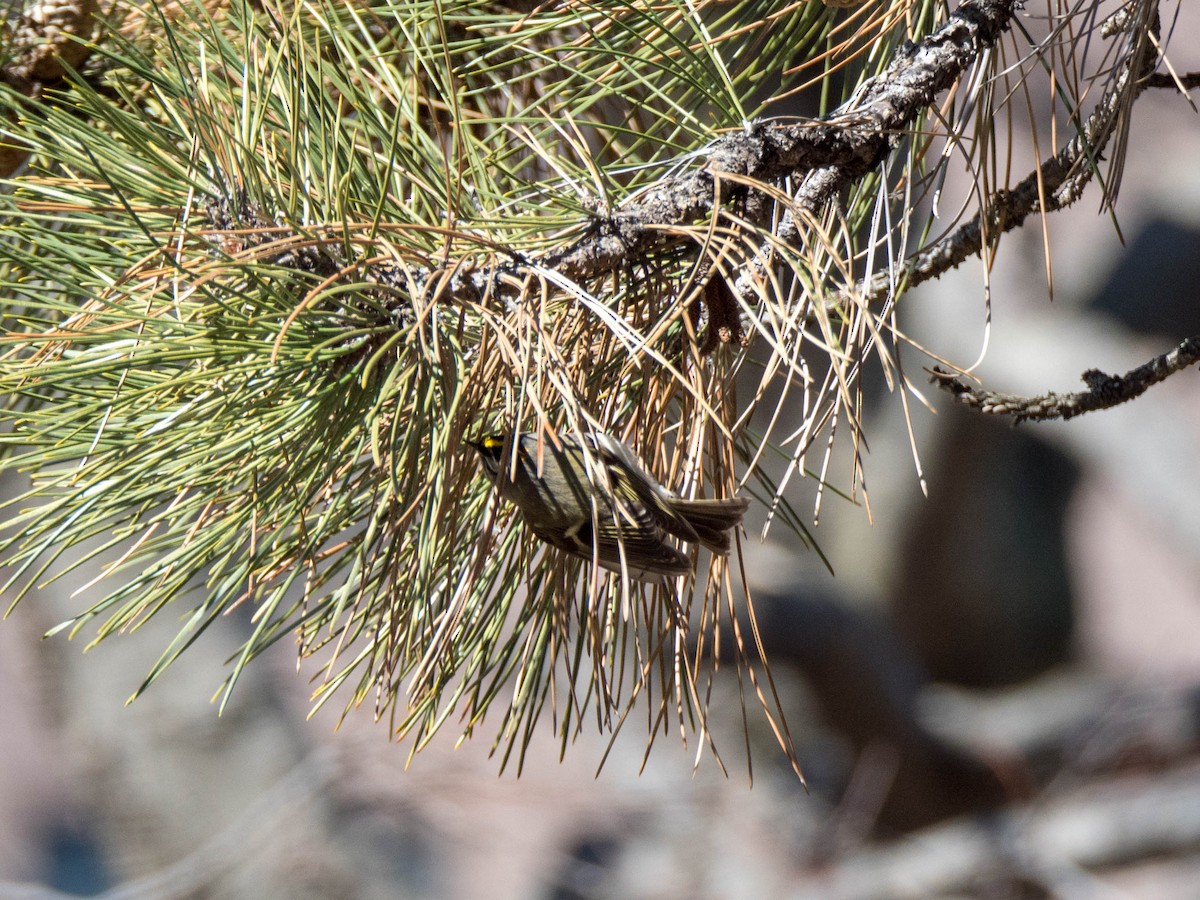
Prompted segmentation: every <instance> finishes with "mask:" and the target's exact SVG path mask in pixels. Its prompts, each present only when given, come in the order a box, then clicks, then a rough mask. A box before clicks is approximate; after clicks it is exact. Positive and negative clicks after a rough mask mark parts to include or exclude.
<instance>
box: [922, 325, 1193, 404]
mask: <svg viewBox="0 0 1200 900" xmlns="http://www.w3.org/2000/svg"><path fill="white" fill-rule="evenodd" d="M1197 362H1200V337H1190V338H1188V339H1187V340H1185V341H1184V342H1183V343H1181V344H1180V345H1179V346H1178V347H1176V348H1175V349H1174V350H1172V351H1171V352H1170V353H1164V354H1162V355H1161V356H1156V357H1155V358H1154V359H1152V360H1150V361H1149V362H1147V363H1145V364H1144V365H1140V366H1138V367H1137V368H1136V369H1131V370H1130V371H1129V372H1126V373H1125V374H1124V375H1107V374H1105V373H1104V372H1101V371H1100V370H1099V369H1089V370H1088V371H1086V372H1084V373H1083V376H1082V377H1083V380H1084V382H1085V383H1086V384H1087V386H1088V388H1087V390H1086V391H1079V392H1078V393H1074V394H1055V393H1049V394H1043V395H1042V396H1040V397H1022V396H1019V395H1017V394H1002V393H1000V392H998V391H983V390H978V389H976V388H974V387H972V386H971V385H969V384H966V383H965V382H964V381H963V380H962V379H961V378H958V377H956V376H955V375H954V374H952V373H950V372H946V371H944V370H943V369H940V368H938V367H936V366H935V367H934V368H933V370H932V374H933V379H932V380H933V381H934V383H935V384H937V385H938V387H940V388H942V389H943V390H945V391H948V392H950V393H951V394H953V395H954V397H955V398H956V399H957V400H958V401H959V402H960V403H965V404H966V405H967V406H970V407H971V408H973V409H977V410H979V411H980V412H982V413H987V414H988V415H996V416H1012V417H1013V422H1014V423H1016V424H1020V423H1021V422H1025V421H1028V420H1037V421H1042V420H1046V419H1072V418H1074V417H1075V416H1079V415H1082V414H1083V413H1086V412H1093V411H1094V410H1097V409H1108V408H1110V407H1113V406H1117V405H1118V404H1121V403H1124V402H1125V401H1127V400H1132V399H1134V398H1135V397H1139V396H1141V395H1142V394H1143V393H1145V392H1146V390H1147V389H1149V388H1150V387H1151V386H1152V385H1155V384H1158V383H1159V382H1160V381H1165V380H1166V379H1167V378H1169V377H1170V376H1171V375H1174V374H1175V373H1176V372H1179V371H1181V370H1183V369H1186V368H1188V367H1189V366H1193V365H1195V364H1196V363H1197Z"/></svg>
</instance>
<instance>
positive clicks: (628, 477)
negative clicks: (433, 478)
mask: <svg viewBox="0 0 1200 900" xmlns="http://www.w3.org/2000/svg"><path fill="white" fill-rule="evenodd" d="M512 440H513V435H511V434H509V435H490V436H488V437H485V438H484V439H483V440H482V441H478V442H476V441H468V443H469V444H470V446H472V447H474V448H475V450H476V451H477V452H478V453H479V459H480V462H481V463H482V464H483V471H484V473H485V474H486V475H487V477H488V478H489V479H490V480H491V481H492V483H493V484H495V485H496V490H497V492H498V493H499V494H500V496H501V497H503V498H504V499H506V500H508V501H510V502H511V503H513V504H515V505H516V507H517V509H518V510H520V512H521V517H522V518H523V519H524V520H525V524H526V525H527V526H529V530H530V531H532V532H533V533H534V534H535V535H536V536H537V537H538V538H539V539H541V540H542V541H544V542H545V543H547V544H549V545H550V546H552V547H557V548H558V549H559V550H563V551H566V552H567V553H571V554H574V555H575V556H581V557H583V558H584V559H588V560H591V559H595V561H596V563H597V564H598V565H600V566H602V567H603V568H605V569H609V570H611V571H614V572H622V571H623V572H626V573H628V575H629V577H631V578H635V579H638V580H640V581H651V580H653V579H654V578H656V577H657V576H660V575H667V576H674V575H685V574H687V573H688V572H690V571H691V570H692V563H691V561H690V560H689V559H688V558H687V557H686V556H685V555H684V554H683V553H681V552H680V551H679V549H678V548H677V547H676V546H675V545H674V544H673V543H671V541H670V540H669V539H668V535H674V536H675V537H677V538H680V539H681V540H684V541H689V542H692V543H700V544H703V545H704V546H705V547H707V548H708V549H709V550H711V551H712V552H713V553H716V554H719V555H721V556H724V555H725V554H727V553H728V552H729V530H730V529H731V528H734V527H736V526H737V525H739V524H740V523H741V521H742V516H743V515H745V512H746V509H747V508H748V507H749V505H750V503H749V501H747V500H745V499H738V498H735V499H730V500H686V499H684V498H683V497H680V496H678V495H677V494H675V493H674V492H672V491H670V490H668V489H667V488H665V487H663V486H662V485H661V484H659V483H658V482H657V481H655V480H654V477H653V476H651V475H650V474H649V473H648V472H647V471H646V470H645V468H644V467H643V466H642V463H641V461H640V460H639V459H638V458H637V456H636V455H635V454H634V452H633V451H632V450H630V449H629V448H628V447H627V446H626V445H625V444H623V443H621V442H620V441H619V440H617V439H616V438H614V437H611V436H610V435H606V434H600V435H596V436H595V437H589V438H587V439H586V440H587V447H588V451H589V456H590V459H591V461H592V466H591V471H592V473H593V474H592V477H591V478H589V477H588V472H589V467H588V464H587V461H586V457H585V455H584V453H583V449H582V447H581V446H580V443H579V441H578V439H576V438H572V437H560V439H559V440H560V442H561V444H562V446H561V448H560V447H556V446H554V444H553V443H552V442H551V441H550V440H548V439H547V440H545V441H543V442H542V450H541V454H540V466H539V452H538V438H537V436H536V435H533V434H529V433H522V434H517V435H516V461H515V464H514V462H513V445H512Z"/></svg>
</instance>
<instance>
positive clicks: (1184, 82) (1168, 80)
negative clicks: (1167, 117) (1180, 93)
mask: <svg viewBox="0 0 1200 900" xmlns="http://www.w3.org/2000/svg"><path fill="white" fill-rule="evenodd" d="M1139 87H1142V88H1172V89H1175V88H1183V89H1184V90H1185V91H1194V90H1195V89H1196V88H1200V72H1188V73H1187V74H1185V75H1180V76H1178V77H1175V76H1173V75H1171V73H1170V72H1155V73H1154V74H1152V75H1147V76H1146V78H1145V79H1143V80H1142V82H1141V83H1140V85H1139Z"/></svg>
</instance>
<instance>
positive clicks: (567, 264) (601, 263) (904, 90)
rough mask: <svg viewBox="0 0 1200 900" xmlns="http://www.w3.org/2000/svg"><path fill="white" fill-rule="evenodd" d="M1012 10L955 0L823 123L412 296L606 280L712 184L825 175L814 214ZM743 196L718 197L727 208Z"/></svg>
mask: <svg viewBox="0 0 1200 900" xmlns="http://www.w3.org/2000/svg"><path fill="white" fill-rule="evenodd" d="M1017 6H1018V3H1017V0H965V2H963V3H962V4H961V5H960V6H959V8H958V9H957V10H956V11H955V12H954V14H953V15H951V16H950V19H949V21H947V22H946V24H945V25H943V26H942V27H941V28H940V29H938V30H937V31H936V32H935V33H933V34H931V35H928V36H927V37H925V38H924V39H923V40H922V41H921V42H920V43H918V44H911V45H909V46H907V47H906V48H904V49H903V50H902V51H901V52H900V53H899V54H898V55H897V57H896V59H895V60H893V62H892V64H891V65H890V66H889V67H888V69H887V70H886V71H885V72H884V73H882V74H881V75H879V76H878V77H876V78H873V79H871V80H870V81H868V82H867V83H866V84H864V86H863V88H862V90H860V91H859V93H858V95H857V97H856V99H855V100H854V101H853V102H852V103H851V104H848V105H847V106H846V107H845V108H843V109H842V110H839V111H838V112H836V113H834V114H832V115H830V116H828V117H826V118H825V119H822V120H819V121H815V122H806V123H801V124H795V125H776V124H772V123H770V122H756V123H753V124H751V125H749V126H748V127H747V128H746V130H745V131H743V132H741V133H738V134H733V135H729V136H727V137H724V138H721V139H719V140H717V141H716V142H714V143H713V144H712V145H711V148H710V150H709V152H708V162H707V164H706V165H705V166H703V167H702V168H700V169H698V170H696V171H694V172H691V173H689V174H687V175H683V176H680V177H677V178H673V179H669V180H667V181H664V182H663V183H662V184H660V185H658V186H657V187H655V188H654V189H652V190H650V191H648V192H646V193H645V194H643V195H641V196H640V197H639V198H638V199H637V200H636V202H633V203H631V204H629V205H627V206H626V207H624V208H623V209H621V210H619V211H618V212H616V213H614V214H612V215H611V216H610V217H608V218H605V219H600V218H598V219H597V220H596V222H595V223H594V224H593V226H592V228H591V229H590V230H589V232H588V233H587V234H586V235H585V236H583V237H582V238H580V239H578V240H577V241H575V242H574V243H572V244H570V245H568V246H566V247H564V248H562V249H561V250H558V251H556V252H553V253H550V254H549V255H547V256H545V257H542V258H540V259H538V260H527V259H518V260H514V261H513V262H511V263H508V264H505V265H501V266H497V267H495V268H493V269H491V270H488V271H474V272H469V273H462V274H457V273H456V274H455V275H453V276H452V277H450V278H448V279H443V278H441V277H439V275H438V273H427V274H426V275H424V277H421V278H418V279H417V284H418V285H419V287H420V289H421V290H431V289H432V287H433V286H434V285H436V286H437V288H438V290H439V291H440V292H441V296H442V297H459V298H462V299H468V298H478V297H483V296H492V297H495V296H502V297H503V296H511V295H512V294H513V288H512V287H510V285H511V284H512V283H513V280H514V279H516V280H518V281H519V280H521V279H522V278H523V277H524V276H525V274H526V273H527V272H528V271H529V270H530V268H534V269H537V270H540V271H547V270H551V271H554V272H555V273H556V274H558V275H560V276H562V277H564V278H567V279H570V280H572V281H575V282H580V281H586V280H588V279H590V278H594V277H598V276H602V275H604V274H605V273H607V272H610V271H612V270H613V269H614V268H615V267H617V266H619V265H620V264H621V263H622V262H624V261H626V260H628V259H630V258H637V257H639V256H644V255H645V254H646V253H647V252H648V251H649V250H651V249H652V248H653V247H654V246H656V245H657V244H659V243H660V242H661V241H663V240H664V238H663V229H664V228H670V227H671V226H682V225H688V224H691V223H693V222H695V221H697V220H698V219H701V218H703V217H705V216H707V215H710V214H711V213H712V211H713V203H714V200H715V198H716V197H717V195H718V191H717V186H718V182H719V180H720V179H721V178H722V176H725V175H729V176H736V177H737V178H738V180H739V181H744V180H747V179H749V180H755V181H761V182H764V183H771V182H779V181H781V180H783V179H785V178H793V179H799V178H800V177H802V176H803V175H805V174H806V173H808V172H812V171H814V170H818V169H832V170H835V171H836V173H837V174H836V177H828V178H825V179H822V180H821V184H822V185H823V186H824V187H823V189H822V190H819V191H816V192H814V193H813V195H811V196H806V197H805V201H806V204H809V205H811V206H812V207H813V208H817V207H819V206H820V204H821V203H823V202H825V201H826V200H828V199H829V197H830V196H831V195H832V193H834V192H836V190H837V189H838V187H839V186H840V185H842V184H845V183H846V182H847V181H850V180H853V179H856V178H860V177H862V176H863V175H864V174H865V173H867V172H869V171H870V170H871V169H872V168H874V167H875V166H876V165H878V163H879V162H880V160H882V159H883V158H884V157H885V156H886V155H887V154H888V153H889V152H891V151H892V149H893V148H894V147H895V145H896V144H897V143H898V141H899V140H900V138H901V136H902V135H903V134H904V133H905V132H906V130H907V129H909V128H910V127H911V126H912V125H913V124H914V123H915V122H916V121H917V119H918V117H919V116H920V115H921V113H922V112H923V111H924V110H926V109H927V108H928V107H929V105H930V104H931V103H932V102H933V100H934V99H935V98H936V97H937V95H938V94H939V93H940V92H942V91H943V90H946V89H947V88H948V87H950V86H951V85H952V84H954V83H955V81H956V80H957V79H958V78H959V77H960V76H961V75H962V74H963V72H964V71H966V69H967V68H968V67H969V66H970V65H971V64H972V63H973V62H974V61H975V60H976V59H977V58H978V56H979V53H980V52H981V51H982V50H984V49H986V48H988V47H991V46H992V45H994V44H995V43H996V41H997V40H998V39H999V38H1000V36H1001V34H1003V33H1004V32H1005V30H1006V29H1007V28H1008V27H1009V24H1010V22H1011V21H1012V17H1013V15H1014V13H1015V9H1016V7H1017ZM744 193H745V189H744V188H734V189H730V188H726V189H722V190H721V191H720V196H721V199H722V201H725V202H728V201H731V200H736V199H738V197H739V196H741V195H744Z"/></svg>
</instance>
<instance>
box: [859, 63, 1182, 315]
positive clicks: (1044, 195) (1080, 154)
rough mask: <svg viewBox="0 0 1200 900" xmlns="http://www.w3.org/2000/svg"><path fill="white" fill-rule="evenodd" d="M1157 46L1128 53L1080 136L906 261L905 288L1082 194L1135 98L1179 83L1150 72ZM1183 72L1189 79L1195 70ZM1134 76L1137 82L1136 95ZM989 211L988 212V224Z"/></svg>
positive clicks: (882, 287)
mask: <svg viewBox="0 0 1200 900" xmlns="http://www.w3.org/2000/svg"><path fill="white" fill-rule="evenodd" d="M1152 47H1153V44H1152V42H1150V41H1143V42H1139V44H1138V48H1139V50H1140V57H1139V54H1138V53H1137V52H1135V53H1133V54H1130V56H1129V57H1127V58H1126V60H1125V62H1124V65H1123V66H1122V68H1121V72H1120V74H1119V75H1118V76H1117V77H1116V78H1114V79H1113V81H1112V82H1111V84H1109V86H1108V89H1107V90H1106V91H1105V93H1104V95H1103V97H1102V98H1101V99H1100V102H1099V103H1097V104H1096V108H1095V109H1094V110H1093V111H1092V114H1091V115H1090V116H1089V117H1088V120H1087V123H1086V124H1085V125H1084V127H1083V128H1082V129H1081V130H1080V131H1079V132H1077V133H1076V135H1075V137H1073V138H1072V139H1071V140H1070V141H1068V142H1067V144H1066V145H1065V146H1064V147H1063V148H1062V149H1061V150H1059V151H1058V152H1057V153H1056V154H1055V155H1054V156H1052V157H1050V158H1049V159H1048V160H1046V161H1045V162H1043V163H1042V164H1041V166H1040V167H1038V169H1036V170H1035V171H1033V172H1031V173H1030V174H1029V175H1027V176H1026V177H1025V179H1024V180H1023V181H1021V183H1020V184H1018V185H1017V186H1016V187H1015V188H1013V189H1012V190H998V191H996V192H995V193H993V194H991V195H990V196H989V197H988V198H987V199H986V200H985V201H984V202H983V203H982V204H980V211H979V212H978V213H976V214H975V216H973V217H972V218H971V219H970V220H969V221H967V222H964V223H963V224H962V225H960V226H959V227H958V228H956V229H955V230H954V231H952V232H951V233H950V234H948V235H946V237H944V238H942V239H941V240H940V241H938V242H937V243H935V244H933V245H932V246H930V247H927V248H925V249H924V250H922V251H921V252H919V253H917V254H916V255H915V256H913V257H912V258H911V259H910V260H909V261H908V262H906V263H905V265H904V271H903V273H902V276H901V278H900V279H899V280H900V282H901V283H902V284H904V285H905V287H906V288H912V287H915V286H916V285H918V284H921V283H922V282H924V281H929V280H931V279H934V278H938V277H940V276H941V275H944V274H945V273H946V272H948V271H950V270H951V269H954V268H957V267H958V266H959V265H961V264H962V263H964V262H966V261H967V260H968V259H970V258H972V257H975V256H978V255H979V254H980V253H981V252H982V250H983V248H984V239H985V237H986V238H988V239H990V240H992V241H994V240H995V239H996V238H997V237H998V236H999V235H1000V234H1002V233H1003V232H1006V231H1012V230H1013V229H1014V228H1019V227H1020V226H1021V225H1022V224H1024V222H1025V220H1026V219H1027V218H1028V217H1029V216H1031V215H1034V214H1035V213H1038V212H1057V211H1058V210H1060V209H1064V208H1066V207H1068V206H1070V205H1071V204H1073V203H1074V202H1075V201H1076V200H1078V199H1079V198H1080V197H1081V196H1082V195H1083V189H1084V188H1085V187H1086V186H1087V184H1088V183H1089V182H1090V181H1091V180H1092V178H1093V177H1094V176H1095V174H1096V167H1097V165H1098V161H1099V160H1100V158H1101V156H1102V155H1103V151H1104V148H1105V147H1106V146H1107V145H1108V143H1109V140H1110V139H1111V138H1112V136H1113V135H1114V134H1115V133H1116V131H1117V128H1118V125H1119V122H1120V120H1121V112H1122V111H1123V110H1126V109H1127V108H1128V106H1129V103H1130V102H1131V99H1133V98H1136V96H1137V95H1138V94H1140V93H1141V92H1142V91H1143V90H1145V89H1146V88H1148V87H1162V86H1165V85H1164V84H1160V83H1159V80H1160V79H1166V83H1169V84H1170V85H1171V86H1172V87H1173V86H1175V85H1176V81H1175V80H1174V79H1173V78H1170V77H1169V76H1167V75H1161V76H1160V75H1154V74H1152V73H1151V70H1152V69H1153V68H1154V65H1155V63H1156V56H1155V54H1154V53H1152V52H1151V49H1152ZM1184 77H1185V78H1188V79H1190V78H1192V77H1193V76H1191V75H1188V76H1184ZM1131 80H1132V81H1134V82H1135V83H1134V85H1133V95H1132V98H1131V96H1130V81H1131ZM1185 84H1189V83H1188V82H1185ZM1189 86H1194V85H1190V84H1189ZM984 216H986V217H987V222H986V226H985V225H984V220H983V217H984ZM895 283H896V279H895V275H894V273H888V272H880V273H878V274H877V275H875V276H874V277H872V278H871V280H870V281H869V283H868V284H867V285H866V286H865V287H864V290H863V296H864V297H865V298H866V299H867V300H870V301H874V300H879V299H881V298H883V297H885V296H887V295H888V293H889V291H891V290H892V289H893V285H894V284H895Z"/></svg>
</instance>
